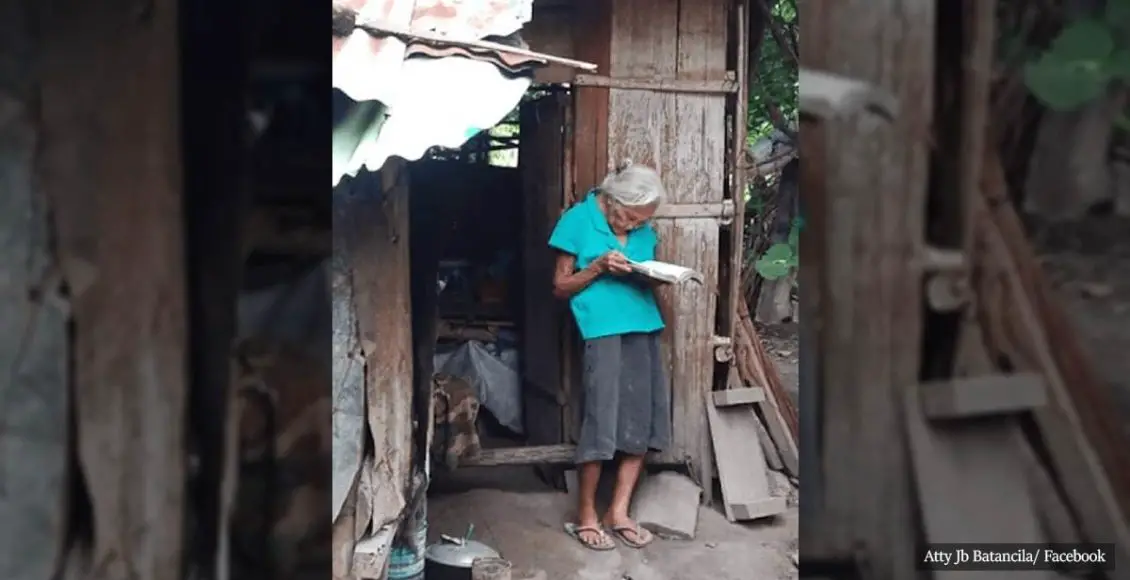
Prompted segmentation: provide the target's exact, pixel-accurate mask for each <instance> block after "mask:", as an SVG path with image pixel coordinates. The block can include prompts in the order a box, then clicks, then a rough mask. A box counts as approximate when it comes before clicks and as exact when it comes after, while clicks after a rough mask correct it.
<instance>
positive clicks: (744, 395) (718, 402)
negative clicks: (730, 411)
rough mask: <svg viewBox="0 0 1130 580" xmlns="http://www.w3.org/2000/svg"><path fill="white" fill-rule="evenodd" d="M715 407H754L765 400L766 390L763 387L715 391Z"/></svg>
mask: <svg viewBox="0 0 1130 580" xmlns="http://www.w3.org/2000/svg"><path fill="white" fill-rule="evenodd" d="M713 395H714V397H713V401H714V405H715V406H718V407H731V406H733V405H752V404H754V403H760V402H761V401H764V400H765V390H764V389H762V388H761V387H744V388H738V389H726V390H724V391H714V393H713Z"/></svg>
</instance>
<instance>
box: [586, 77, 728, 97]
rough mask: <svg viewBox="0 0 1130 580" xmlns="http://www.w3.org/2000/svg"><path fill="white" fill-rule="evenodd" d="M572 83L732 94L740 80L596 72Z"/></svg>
mask: <svg viewBox="0 0 1130 580" xmlns="http://www.w3.org/2000/svg"><path fill="white" fill-rule="evenodd" d="M572 83H573V84H574V85H576V86H578V87H604V88H609V89H620V90H625V91H650V92H656V93H703V94H723V95H725V94H731V93H737V92H738V81H737V80H735V79H733V78H726V79H713V80H686V79H662V78H660V79H648V78H621V77H609V76H602V75H595V74H578V75H576V76H574V77H573V80H572Z"/></svg>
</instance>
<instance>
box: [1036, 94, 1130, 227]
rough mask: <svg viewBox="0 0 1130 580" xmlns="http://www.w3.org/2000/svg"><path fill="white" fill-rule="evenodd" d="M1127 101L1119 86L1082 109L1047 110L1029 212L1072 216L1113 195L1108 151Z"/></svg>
mask: <svg viewBox="0 0 1130 580" xmlns="http://www.w3.org/2000/svg"><path fill="white" fill-rule="evenodd" d="M1125 104H1126V91H1125V90H1122V89H1119V90H1115V91H1111V92H1109V93H1108V94H1107V95H1106V96H1104V97H1103V98H1101V99H1099V100H1097V101H1095V102H1094V103H1091V104H1089V105H1087V106H1085V107H1083V108H1082V109H1080V110H1078V111H1072V112H1069V113H1058V112H1048V113H1047V114H1045V115H1044V119H1043V120H1042V121H1041V123H1040V128H1039V133H1038V135H1037V136H1036V146H1035V150H1034V151H1033V153H1032V161H1031V164H1030V165H1029V169H1028V178H1027V184H1026V187H1025V195H1024V209H1025V211H1026V212H1029V213H1033V214H1036V215H1039V216H1041V217H1043V218H1045V219H1049V220H1071V219H1077V218H1079V217H1082V216H1083V215H1085V214H1086V213H1087V210H1088V209H1090V208H1091V207H1094V206H1095V205H1096V204H1098V203H1102V202H1104V201H1110V200H1111V198H1112V196H1113V195H1114V189H1113V182H1112V176H1111V171H1110V167H1109V165H1108V163H1107V150H1108V149H1109V147H1110V141H1111V137H1112V136H1113V130H1114V121H1115V119H1117V118H1118V115H1120V114H1121V112H1122V109H1123V107H1124V106H1125Z"/></svg>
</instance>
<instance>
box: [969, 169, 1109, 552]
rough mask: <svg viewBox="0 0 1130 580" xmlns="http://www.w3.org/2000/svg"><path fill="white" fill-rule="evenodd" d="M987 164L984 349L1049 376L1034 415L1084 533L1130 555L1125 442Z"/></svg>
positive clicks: (981, 205)
mask: <svg viewBox="0 0 1130 580" xmlns="http://www.w3.org/2000/svg"><path fill="white" fill-rule="evenodd" d="M985 167H986V176H987V180H986V182H985V184H984V185H985V190H984V191H985V198H979V199H978V200H977V203H978V209H979V210H980V211H982V212H983V213H982V214H981V215H982V216H985V217H986V218H987V219H986V220H984V221H981V222H980V223H979V226H980V233H981V235H982V236H983V240H984V243H985V245H984V247H985V249H986V255H987V259H986V266H985V270H986V271H985V273H984V275H983V280H984V283H983V284H982V285H981V286H980V287H979V288H978V290H979V292H978V293H979V295H982V296H984V297H985V299H986V302H987V303H986V305H985V308H984V310H983V313H984V314H985V318H984V321H985V322H984V324H985V325H986V327H987V328H988V329H989V332H988V337H987V339H986V341H987V342H988V343H989V344H988V348H989V349H990V352H991V353H992V354H993V355H994V356H996V357H1004V358H1006V359H1007V360H1009V362H1010V364H1012V365H1014V366H1015V367H1016V368H1018V369H1021V370H1030V371H1037V372H1040V373H1041V374H1043V375H1044V377H1045V379H1047V384H1048V394H1049V396H1048V402H1049V404H1048V405H1046V406H1045V407H1044V408H1042V409H1040V410H1037V411H1036V412H1035V413H1034V418H1035V419H1036V423H1037V425H1038V427H1039V429H1040V432H1041V434H1042V436H1043V442H1044V443H1045V445H1046V446H1047V450H1048V457H1049V458H1050V460H1051V464H1052V467H1053V469H1054V472H1055V473H1056V475H1058V476H1059V480H1060V482H1061V483H1062V485H1063V488H1064V490H1065V492H1066V494H1067V497H1068V498H1070V501H1071V503H1072V505H1073V507H1074V508H1075V510H1076V512H1077V513H1078V516H1079V523H1080V525H1081V526H1082V528H1083V532H1084V534H1085V535H1086V536H1087V537H1088V538H1101V539H1102V541H1107V542H1114V543H1115V544H1116V549H1117V551H1116V556H1117V557H1121V556H1122V555H1123V554H1130V528H1128V526H1127V522H1126V519H1125V518H1124V517H1122V514H1123V513H1124V508H1123V505H1124V503H1122V502H1124V501H1126V497H1125V487H1124V486H1122V485H1117V484H1115V483H1114V482H1115V481H1123V480H1124V478H1126V476H1127V471H1126V468H1127V465H1128V463H1127V461H1126V460H1125V446H1124V445H1121V444H1120V443H1118V442H1121V441H1122V440H1123V438H1122V437H1121V436H1118V435H1114V434H1113V432H1112V431H1111V430H1110V427H1109V421H1110V417H1109V416H1108V413H1109V409H1110V406H1109V405H1106V406H1103V403H1102V398H1103V397H1104V395H1105V393H1103V392H1102V391H1100V390H1098V389H1097V388H1096V386H1097V382H1096V381H1094V379H1093V377H1092V376H1091V375H1090V369H1089V368H1088V367H1087V363H1086V361H1085V359H1083V358H1082V355H1081V354H1080V353H1079V352H1078V351H1077V350H1075V349H1077V348H1078V345H1077V343H1076V342H1075V340H1076V339H1075V338H1074V336H1073V335H1072V334H1070V329H1069V328H1068V327H1067V326H1066V323H1065V322H1064V321H1063V320H1062V312H1061V311H1058V307H1057V306H1056V305H1055V304H1054V303H1053V302H1051V299H1050V296H1049V293H1050V290H1049V289H1048V288H1047V286H1046V281H1045V280H1044V279H1043V278H1042V276H1041V273H1040V269H1039V266H1038V265H1037V264H1036V262H1035V257H1034V256H1033V254H1032V252H1031V249H1030V248H1028V247H1027V246H1024V245H1021V243H1026V241H1025V240H1026V238H1025V237H1023V229H1022V228H1021V225H1020V223H1019V218H1018V216H1017V215H1016V214H1015V213H1014V210H1013V208H1012V207H1011V205H1010V204H1008V203H1007V202H1004V203H1000V202H999V201H998V202H997V203H994V204H993V205H991V206H990V205H989V200H1000V199H1002V198H1003V195H1004V193H1003V192H1005V189H1004V181H1003V174H1002V173H1001V169H1000V165H999V161H998V160H997V159H996V155H995V153H992V154H990V155H989V157H988V158H987V160H986V166H985ZM1005 232H1008V234H1007V237H1006V234H1005ZM989 313H997V315H996V316H988V314H989ZM1053 331H1054V332H1055V334H1054V336H1055V337H1056V340H1057V344H1056V348H1054V349H1053V348H1052V343H1051V342H1050V341H1051V338H1050V337H1051V336H1053V334H1052V332H1053ZM1069 380H1070V381H1071V382H1070V383H1069V382H1068V381H1069ZM1120 494H1121V495H1120ZM1120 500H1121V501H1120Z"/></svg>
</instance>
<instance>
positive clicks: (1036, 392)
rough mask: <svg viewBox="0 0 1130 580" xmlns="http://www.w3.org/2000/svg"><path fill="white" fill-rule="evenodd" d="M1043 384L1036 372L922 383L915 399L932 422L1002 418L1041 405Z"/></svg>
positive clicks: (1043, 402) (1045, 401)
mask: <svg viewBox="0 0 1130 580" xmlns="http://www.w3.org/2000/svg"><path fill="white" fill-rule="evenodd" d="M1044 384H1045V383H1044V378H1043V377H1042V376H1041V375H1039V374H1037V373H1020V374H1015V375H983V376H978V377H968V378H961V379H953V380H949V381H933V382H929V383H926V384H923V385H921V386H920V387H919V389H920V390H921V391H922V392H921V394H920V395H919V399H920V400H921V402H922V412H923V413H925V415H926V418H927V419H932V420H946V419H969V418H973V417H984V416H989V415H1005V414H1010V413H1021V412H1025V411H1031V410H1033V409H1036V408H1039V407H1042V406H1044V404H1045V403H1047V392H1046V391H1045V388H1044Z"/></svg>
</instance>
